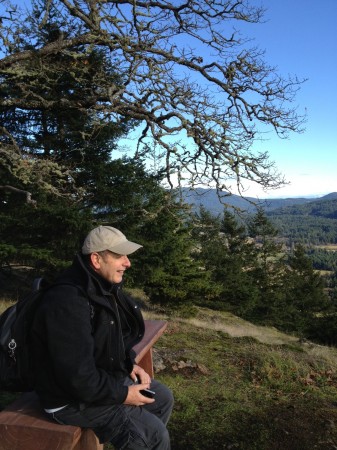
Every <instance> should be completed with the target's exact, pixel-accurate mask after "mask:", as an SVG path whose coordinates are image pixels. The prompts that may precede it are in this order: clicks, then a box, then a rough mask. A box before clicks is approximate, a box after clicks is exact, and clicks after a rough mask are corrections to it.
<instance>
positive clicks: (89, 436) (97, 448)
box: [74, 429, 103, 450]
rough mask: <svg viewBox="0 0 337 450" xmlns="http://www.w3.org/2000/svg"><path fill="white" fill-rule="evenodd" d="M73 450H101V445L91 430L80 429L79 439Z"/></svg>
mask: <svg viewBox="0 0 337 450" xmlns="http://www.w3.org/2000/svg"><path fill="white" fill-rule="evenodd" d="M74 450H103V444H100V443H99V440H98V438H97V436H96V435H95V433H94V432H93V431H92V430H89V429H88V430H84V429H82V434H81V438H80V440H79V441H78V442H77V444H76V447H75V448H74Z"/></svg>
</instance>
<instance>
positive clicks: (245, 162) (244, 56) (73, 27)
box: [0, 0, 303, 193]
mask: <svg viewBox="0 0 337 450" xmlns="http://www.w3.org/2000/svg"><path fill="white" fill-rule="evenodd" d="M253 5H254V2H253V3H252V4H250V3H249V1H248V0H247V1H246V0H173V1H167V0H114V1H113V0H37V2H36V3H35V4H34V5H33V8H32V10H31V11H22V10H21V9H20V7H19V4H18V5H16V2H15V0H13V1H12V2H10V3H9V2H8V3H7V2H6V1H4V0H2V3H1V14H0V15H1V28H0V45H1V49H2V54H1V59H0V101H1V103H0V111H1V113H2V115H7V117H9V116H12V117H13V120H14V121H15V117H16V115H17V114H18V113H19V112H20V117H21V119H20V120H22V126H23V124H24V116H25V115H26V117H29V115H30V113H31V112H32V111H35V112H36V111H53V109H58V110H59V109H60V108H61V109H62V108H63V109H64V110H65V109H67V110H71V111H72V112H73V114H74V115H76V112H78V113H81V114H82V113H83V112H84V111H86V112H88V114H94V115H96V117H97V124H99V126H102V127H104V126H105V125H106V123H108V122H111V121H112V122H115V123H116V124H118V123H120V122H123V121H125V120H130V119H134V120H135V121H137V123H138V124H139V126H140V127H141V128H140V132H139V134H138V141H137V146H135V149H134V150H135V157H137V156H139V155H142V156H144V154H146V152H147V151H148V149H149V148H151V146H152V145H153V144H154V143H155V145H156V148H158V147H159V148H160V151H161V153H160V160H161V162H162V165H163V167H164V169H165V171H166V176H167V180H168V182H169V183H170V184H171V185H173V184H174V183H175V182H177V181H179V180H182V179H184V183H185V184H186V183H188V184H189V185H193V186H196V185H198V184H203V185H209V186H212V187H216V188H217V189H219V190H224V191H226V192H232V191H233V186H234V187H235V186H237V188H238V189H239V191H240V192H242V191H243V188H244V183H245V180H249V181H254V182H256V183H258V184H260V185H261V186H263V187H265V188H275V187H278V186H280V185H281V184H282V183H283V178H282V176H281V175H280V174H278V172H277V171H276V170H275V167H274V164H273V163H272V162H271V161H270V160H269V155H268V154H266V153H259V152H255V151H253V149H252V144H253V143H254V142H255V141H256V139H257V138H258V137H259V133H260V132H261V131H266V130H268V129H273V130H274V131H275V132H276V133H277V134H278V135H280V136H281V137H284V136H287V134H288V133H289V132H291V131H295V132H296V131H300V130H301V126H302V122H303V117H301V116H300V115H299V114H298V113H297V111H296V108H294V106H293V100H294V96H295V94H296V91H297V89H298V88H299V87H300V84H301V83H302V81H301V80H298V79H297V78H296V77H295V78H282V77H281V76H279V75H278V74H277V72H276V71H275V69H274V68H273V67H270V66H269V65H268V64H267V63H266V62H265V61H264V55H263V52H262V51H260V50H259V49H257V48H255V47H252V46H251V42H250V41H249V40H246V39H244V38H243V37H242V36H241V34H240V33H239V32H238V31H236V28H235V27H237V28H238V29H239V28H240V23H247V22H250V23H259V22H260V21H261V20H262V18H263V13H264V11H263V9H262V8H260V7H255V6H253ZM53 11H54V12H55V11H58V14H57V15H55V14H54V13H53ZM47 31H48V33H47V34H48V35H47V36H46V32H47ZM98 49H99V50H100V51H101V52H102V53H103V54H104V57H105V58H109V59H110V62H112V63H113V65H114V67H115V70H116V73H118V74H119V77H118V78H117V77H115V78H113V79H112V77H111V76H110V75H109V74H106V73H105V72H104V71H103V72H101V71H98V72H97V74H95V76H94V79H93V82H92V84H91V85H90V86H88V85H86V86H85V88H84V89H83V95H82V96H78V95H72V92H71V90H69V91H65V93H64V96H63V97H61V98H53V97H52V96H50V95H49V92H50V84H53V83H55V82H57V77H58V75H59V73H58V70H59V66H58V65H57V64H54V61H55V60H56V59H60V58H63V61H64V60H67V71H68V74H69V75H70V76H72V77H73V80H74V81H75V82H76V83H78V85H79V86H81V82H82V80H83V76H84V75H83V74H85V71H86V68H87V61H88V58H89V56H90V55H91V54H92V52H93V51H96V52H97V51H98ZM91 69H92V68H91ZM60 76H61V75H60ZM17 125H18V127H19V125H20V124H17ZM30 126H31V127H32V128H31V131H33V129H34V124H31V125H30ZM80 131H82V132H83V140H84V141H86V140H88V139H90V136H88V135H86V133H85V130H80ZM17 133H18V130H15V127H12V128H11V129H8V128H6V127H2V128H1V129H0V164H1V166H2V171H4V172H8V173H9V174H10V177H9V178H10V181H11V185H12V186H13V187H17V188H18V187H19V188H20V189H22V187H23V185H25V183H26V185H27V186H28V185H31V183H33V182H38V183H41V184H42V183H43V182H44V183H45V184H46V186H45V187H47V188H48V189H50V190H53V191H55V193H62V192H67V191H70V190H71V185H72V183H71V180H72V177H71V172H69V167H67V166H66V164H65V162H64V161H60V160H55V158H54V159H53V155H52V152H50V149H49V153H48V152H47V149H46V148H44V147H43V145H42V146H41V150H40V151H39V152H37V151H31V149H29V147H28V146H27V145H25V142H24V141H23V140H22V139H18V135H17ZM26 133H27V136H28V137H29V133H30V131H29V129H26ZM49 162H50V164H51V165H50V169H51V173H50V175H49V176H47V175H46V174H45V176H44V177H36V170H37V171H38V169H36V167H35V165H36V164H38V165H39V164H44V167H47V166H48V163H49ZM55 163H56V164H58V167H59V172H58V173H56V169H55ZM34 174H35V179H34ZM56 180H57V181H56ZM61 181H62V182H61ZM16 182H18V185H16ZM2 188H5V186H2Z"/></svg>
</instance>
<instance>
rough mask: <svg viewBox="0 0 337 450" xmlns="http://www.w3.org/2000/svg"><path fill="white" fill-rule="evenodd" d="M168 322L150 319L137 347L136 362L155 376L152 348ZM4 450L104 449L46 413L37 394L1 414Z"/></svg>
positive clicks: (85, 431) (88, 432) (94, 439)
mask: <svg viewBox="0 0 337 450" xmlns="http://www.w3.org/2000/svg"><path fill="white" fill-rule="evenodd" d="M166 326H167V322H165V321H161V320H146V321H145V335H144V337H143V339H142V341H141V342H140V343H139V344H137V345H136V346H135V347H134V350H135V351H136V354H137V357H136V362H137V364H139V365H140V366H141V367H142V368H143V369H144V370H145V371H146V372H147V373H149V374H150V375H151V377H153V375H154V371H153V360H152V347H153V345H154V343H155V342H156V341H157V340H158V339H159V337H160V336H161V335H162V334H163V333H164V331H165V329H166ZM0 450H103V445H102V444H100V443H99V442H98V439H97V437H96V436H95V434H94V432H93V431H92V430H90V429H81V428H79V427H75V426H70V425H59V424H58V423H56V422H54V421H52V420H50V419H49V418H48V417H47V416H46V414H45V413H44V412H43V410H42V408H41V406H40V404H39V400H38V398H37V396H36V394H35V393H34V392H27V393H24V394H22V396H21V397H20V398H18V399H17V400H15V401H14V402H13V403H11V404H10V405H9V406H7V407H6V408H5V409H4V410H3V411H1V412H0Z"/></svg>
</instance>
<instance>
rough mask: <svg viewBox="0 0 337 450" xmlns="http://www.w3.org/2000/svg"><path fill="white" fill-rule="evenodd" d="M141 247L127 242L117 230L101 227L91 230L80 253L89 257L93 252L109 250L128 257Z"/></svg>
mask: <svg viewBox="0 0 337 450" xmlns="http://www.w3.org/2000/svg"><path fill="white" fill-rule="evenodd" d="M141 247H142V245H139V244H136V243H135V242H131V241H128V240H127V239H126V237H125V236H124V234H123V233H122V232H121V231H119V230H117V228H113V227H108V226H103V225H101V226H99V227H97V228H94V229H93V230H91V231H90V233H89V234H88V236H87V237H86V238H85V240H84V243H83V247H82V253H83V255H89V254H90V253H93V252H102V251H104V250H110V251H111V252H114V253H117V254H118V255H130V253H133V252H135V251H136V250H138V249H139V248H141Z"/></svg>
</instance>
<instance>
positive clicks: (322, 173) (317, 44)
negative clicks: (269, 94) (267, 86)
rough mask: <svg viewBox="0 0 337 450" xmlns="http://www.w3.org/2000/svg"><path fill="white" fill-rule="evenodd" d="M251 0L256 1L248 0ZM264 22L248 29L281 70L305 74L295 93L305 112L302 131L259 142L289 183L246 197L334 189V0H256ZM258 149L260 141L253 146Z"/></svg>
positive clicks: (313, 193)
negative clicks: (264, 11)
mask: <svg viewBox="0 0 337 450" xmlns="http://www.w3.org/2000/svg"><path fill="white" fill-rule="evenodd" d="M254 1H256V2H257V0H254ZM261 3H262V5H263V6H264V7H266V8H267V12H266V15H265V20H266V23H264V24H258V25H254V26H251V27H250V28H249V34H250V35H251V37H254V38H255V42H256V44H258V45H259V47H261V48H263V49H265V51H266V55H265V59H266V61H267V62H268V63H269V64H271V65H275V66H277V67H278V70H279V73H280V74H283V75H288V74H291V75H297V76H298V77H299V78H307V79H308V81H306V83H305V84H303V85H302V87H301V90H300V92H299V93H298V95H297V98H296V104H298V106H299V111H304V110H305V109H306V111H307V123H306V125H305V128H306V130H305V132H304V133H303V134H292V135H290V137H289V139H288V140H281V139H279V138H277V137H275V138H272V139H270V140H269V141H268V142H265V143H264V144H263V147H262V148H263V149H264V150H267V151H268V152H269V154H270V157H271V160H273V161H275V163H276V167H277V168H278V169H279V170H280V171H281V172H282V173H283V174H284V176H285V178H286V179H287V180H288V181H289V182H291V184H290V185H289V186H287V187H284V188H282V189H278V190H273V191H269V192H268V193H265V192H261V191H259V190H258V189H256V188H254V187H251V188H249V190H248V192H246V194H248V195H249V196H250V195H252V196H255V195H259V196H260V197H292V196H318V195H324V194H327V193H330V192H336V191H337V175H336V172H337V73H336V72H337V31H336V17H337V0H321V1H320V2H317V0H315V1H314V0H261V2H259V3H258V4H261ZM258 148H259V149H260V148H261V147H260V146H259V147H258Z"/></svg>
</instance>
